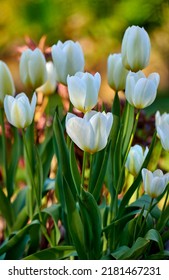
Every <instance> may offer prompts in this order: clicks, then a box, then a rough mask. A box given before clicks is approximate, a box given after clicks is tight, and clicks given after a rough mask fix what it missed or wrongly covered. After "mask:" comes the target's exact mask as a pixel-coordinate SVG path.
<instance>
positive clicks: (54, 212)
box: [42, 204, 61, 245]
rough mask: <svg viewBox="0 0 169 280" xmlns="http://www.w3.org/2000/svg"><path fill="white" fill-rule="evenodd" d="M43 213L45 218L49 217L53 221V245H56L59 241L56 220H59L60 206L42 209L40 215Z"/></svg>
mask: <svg viewBox="0 0 169 280" xmlns="http://www.w3.org/2000/svg"><path fill="white" fill-rule="evenodd" d="M43 213H45V214H47V216H50V217H52V219H53V222H54V228H55V236H54V239H55V240H54V244H56V245H57V244H58V242H59V240H60V231H59V228H58V220H59V219H61V205H60V204H53V205H51V206H50V207H47V208H44V209H43V210H42V214H43Z"/></svg>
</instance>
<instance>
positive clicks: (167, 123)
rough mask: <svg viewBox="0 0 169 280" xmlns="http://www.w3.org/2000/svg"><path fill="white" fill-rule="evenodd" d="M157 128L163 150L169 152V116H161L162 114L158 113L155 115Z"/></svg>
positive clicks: (165, 114)
mask: <svg viewBox="0 0 169 280" xmlns="http://www.w3.org/2000/svg"><path fill="white" fill-rule="evenodd" d="M155 126H156V130H157V136H158V137H159V138H160V141H161V145H162V147H163V149H164V150H166V151H169V140H168V139H169V114H167V113H164V114H162V115H160V112H159V111H157V112H156V114H155Z"/></svg>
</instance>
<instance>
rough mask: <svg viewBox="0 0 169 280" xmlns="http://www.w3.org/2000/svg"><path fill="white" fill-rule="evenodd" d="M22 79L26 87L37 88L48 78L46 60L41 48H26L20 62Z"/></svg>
mask: <svg viewBox="0 0 169 280" xmlns="http://www.w3.org/2000/svg"><path fill="white" fill-rule="evenodd" d="M19 70H20V77H21V81H22V82H23V84H24V85H25V86H26V87H30V88H31V89H34V90H35V89H37V88H38V87H40V86H41V85H43V84H44V83H45V82H46V80H47V71H46V60H45V57H44V55H43V53H42V52H41V50H40V49H38V48H36V49H35V50H33V51H32V50H31V49H26V50H25V51H24V52H23V53H22V55H21V58H20V64H19Z"/></svg>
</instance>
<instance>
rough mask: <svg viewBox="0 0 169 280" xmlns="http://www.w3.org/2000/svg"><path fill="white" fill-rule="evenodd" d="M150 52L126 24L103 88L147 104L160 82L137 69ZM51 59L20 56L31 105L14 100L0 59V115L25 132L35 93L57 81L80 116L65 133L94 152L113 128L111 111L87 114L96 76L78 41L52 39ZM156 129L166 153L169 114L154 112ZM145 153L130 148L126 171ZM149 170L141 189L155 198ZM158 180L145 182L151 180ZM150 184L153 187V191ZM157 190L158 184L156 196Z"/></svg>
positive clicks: (71, 118)
mask: <svg viewBox="0 0 169 280" xmlns="http://www.w3.org/2000/svg"><path fill="white" fill-rule="evenodd" d="M150 49H151V44H150V39H149V36H148V34H147V32H146V31H145V30H144V28H140V27H138V26H131V27H129V28H127V30H126V31H125V33H124V37H123V40H122V48H121V53H119V54H110V55H109V57H108V60H107V78H108V84H109V85H110V87H111V88H112V89H113V90H115V91H116V92H118V91H120V90H125V96H126V99H127V101H128V102H129V103H130V104H131V105H132V106H134V107H135V108H137V109H142V108H145V107H147V106H149V105H151V104H152V103H153V101H154V100H155V98H156V94H157V88H158V85H159V81H160V77H159V74H158V73H151V74H150V75H149V76H148V77H146V76H145V74H144V73H143V71H142V70H143V69H144V68H145V67H146V66H147V65H148V63H149V60H150ZM51 55H52V61H48V62H46V59H45V57H44V54H43V53H42V52H41V51H40V49H38V48H36V49H35V50H30V49H26V50H25V51H24V52H23V53H22V55H21V58H20V65H19V66H20V67H19V69H20V77H21V81H22V82H23V84H24V85H25V86H26V87H29V88H31V89H32V91H33V92H34V94H33V97H32V101H31V102H30V101H29V99H28V97H27V96H26V94H25V93H20V94H18V95H17V96H16V97H14V94H15V87H14V82H13V79H12V76H11V73H10V71H9V69H8V66H7V65H6V64H5V63H4V62H2V61H0V73H1V75H0V106H1V107H2V106H3V105H4V109H5V113H6V117H7V119H8V121H9V122H10V123H11V124H12V125H14V126H16V127H18V128H25V127H27V126H28V125H30V124H31V122H32V120H33V116H34V112H35V107H36V99H37V98H36V93H35V92H36V91H37V92H38V91H42V92H43V93H46V94H51V93H52V92H53V91H54V90H55V89H56V86H57V83H62V84H64V85H66V86H67V89H68V93H69V97H70V101H71V103H72V104H73V106H74V107H75V108H76V109H78V110H80V111H81V112H83V113H84V116H83V118H80V117H77V116H76V115H75V114H72V113H68V114H67V116H66V131H67V134H68V135H69V136H70V138H71V139H72V140H73V142H74V143H75V144H76V145H77V146H78V147H79V148H81V149H82V150H83V151H87V152H89V153H91V154H92V153H95V152H97V151H100V150H101V149H103V148H104V147H105V146H106V144H107V141H108V137H109V134H110V130H111V127H112V124H113V115H112V113H107V114H106V113H105V112H96V111H94V110H93V108H94V107H95V105H96V104H97V101H98V95H99V90H100V85H101V76H100V74H99V73H95V74H94V75H92V74H90V73H88V72H84V64H85V60H84V54H83V50H82V48H81V46H80V44H79V43H78V42H73V41H71V40H68V41H66V42H64V43H62V42H61V41H58V43H57V44H55V45H53V46H52V48H51ZM156 130H157V135H158V137H159V138H160V140H161V144H162V146H163V148H164V149H165V150H167V151H169V140H168V139H169V114H166V113H165V114H163V115H162V116H160V113H159V112H157V113H156ZM147 153H148V148H147V147H146V149H145V151H144V152H143V149H142V147H140V146H139V145H135V146H134V147H131V149H130V151H129V154H128V158H127V161H126V167H127V169H128V170H129V171H130V172H131V173H132V174H133V175H134V176H136V175H137V174H138V172H139V171H140V169H141V166H142V164H143V161H144V159H145V157H146V155H147ZM149 172H150V171H146V170H145V169H144V170H143V171H142V175H143V181H144V185H145V191H146V192H147V193H149V194H150V195H151V194H153V196H155V194H156V195H157V194H158V195H159V193H160V192H159V189H158V191H157V190H156V189H157V184H158V185H160V183H158V182H159V180H161V177H162V175H161V173H159V172H155V173H153V175H150V173H149ZM159 174H160V175H159ZM158 176H160V178H159V180H157V181H155V183H151V180H152V178H154V177H155V178H156V177H158ZM167 178H168V177H167ZM153 180H156V179H153ZM153 182H154V181H153ZM165 182H166V180H165ZM150 185H153V186H154V187H153V191H152V189H151V187H150ZM165 185H166V184H165ZM163 188H164V183H163V184H162V187H161V192H162V191H163ZM154 193H155V194H154Z"/></svg>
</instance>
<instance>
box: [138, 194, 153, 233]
mask: <svg viewBox="0 0 169 280" xmlns="http://www.w3.org/2000/svg"><path fill="white" fill-rule="evenodd" d="M153 201H154V198H151V201H150V205H149V208H148V210H147V213H146V216H145V219H144V221H143V223H142V226H141V228H140V230H139V233H138V235H137V236H138V237H139V236H140V234H141V233H142V230H143V228H144V226H145V224H146V221H147V217H148V214H149V213H150V212H151V210H152V208H153V207H154V205H153Z"/></svg>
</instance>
